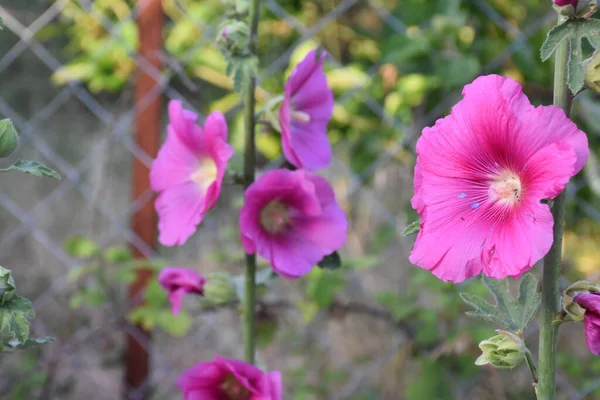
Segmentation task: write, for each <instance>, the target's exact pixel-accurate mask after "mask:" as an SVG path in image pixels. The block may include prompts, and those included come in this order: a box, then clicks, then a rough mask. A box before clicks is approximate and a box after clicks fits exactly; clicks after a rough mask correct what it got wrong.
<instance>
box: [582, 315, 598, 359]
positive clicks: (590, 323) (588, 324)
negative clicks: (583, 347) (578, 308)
mask: <svg viewBox="0 0 600 400" xmlns="http://www.w3.org/2000/svg"><path fill="white" fill-rule="evenodd" d="M584 323H585V341H586V343H587V346H588V348H589V349H590V351H591V352H592V354H594V355H596V356H600V316H599V315H598V314H595V313H589V312H587V311H586V312H585V316H584Z"/></svg>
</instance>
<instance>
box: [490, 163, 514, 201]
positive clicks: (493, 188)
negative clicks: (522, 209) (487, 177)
mask: <svg viewBox="0 0 600 400" xmlns="http://www.w3.org/2000/svg"><path fill="white" fill-rule="evenodd" d="M521 191H522V187H521V180H520V179H519V176H518V175H517V174H515V173H512V172H510V171H503V172H501V173H500V174H499V175H498V176H497V177H496V178H495V179H494V180H492V182H491V184H490V188H489V190H488V194H489V196H490V200H492V201H493V202H499V203H501V204H506V205H511V206H512V205H515V204H517V203H518V201H519V198H520V197H521Z"/></svg>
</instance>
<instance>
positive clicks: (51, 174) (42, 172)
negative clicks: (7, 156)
mask: <svg viewBox="0 0 600 400" xmlns="http://www.w3.org/2000/svg"><path fill="white" fill-rule="evenodd" d="M10 171H19V172H25V173H26V174H29V175H33V176H37V177H42V176H45V177H48V178H54V179H60V175H59V174H58V173H57V172H56V171H54V170H53V169H51V168H48V167H46V166H45V165H44V164H41V163H39V162H37V161H29V160H17V161H15V162H14V164H13V165H11V166H10V167H8V168H6V169H0V172H10Z"/></svg>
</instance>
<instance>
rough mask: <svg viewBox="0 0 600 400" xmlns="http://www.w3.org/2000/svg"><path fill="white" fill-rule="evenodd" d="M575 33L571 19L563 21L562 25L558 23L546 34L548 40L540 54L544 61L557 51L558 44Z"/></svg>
mask: <svg viewBox="0 0 600 400" xmlns="http://www.w3.org/2000/svg"><path fill="white" fill-rule="evenodd" d="M573 34H574V28H573V26H572V25H571V23H570V20H567V21H565V22H563V23H562V24H560V25H556V26H555V27H554V28H552V29H550V31H548V34H547V35H546V41H545V42H544V44H543V45H542V47H541V49H540V55H541V57H542V61H546V60H547V59H549V58H550V57H551V56H552V54H553V53H554V52H555V51H556V49H557V48H558V46H560V44H561V43H562V42H563V40H566V39H567V38H569V37H570V36H571V35H573Z"/></svg>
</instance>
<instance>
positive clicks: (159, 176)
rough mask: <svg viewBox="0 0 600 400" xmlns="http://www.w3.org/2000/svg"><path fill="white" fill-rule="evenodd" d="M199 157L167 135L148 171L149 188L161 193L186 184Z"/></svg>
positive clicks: (174, 136)
mask: <svg viewBox="0 0 600 400" xmlns="http://www.w3.org/2000/svg"><path fill="white" fill-rule="evenodd" d="M198 165H199V157H198V155H197V154H196V153H194V151H193V150H192V149H190V148H189V147H187V146H186V145H185V144H184V143H183V142H182V141H181V140H180V139H179V138H178V137H177V136H176V135H169V136H168V137H167V141H166V142H165V144H164V145H163V147H162V148H161V149H160V151H159V152H158V156H157V157H156V160H154V162H153V163H152V167H151V169H150V186H151V187H152V190H154V191H156V192H157V191H161V190H165V189H167V188H171V187H174V186H177V185H180V184H182V183H185V182H188V181H189V179H190V176H191V174H192V173H193V172H194V170H195V169H196V168H198Z"/></svg>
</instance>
